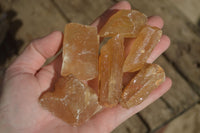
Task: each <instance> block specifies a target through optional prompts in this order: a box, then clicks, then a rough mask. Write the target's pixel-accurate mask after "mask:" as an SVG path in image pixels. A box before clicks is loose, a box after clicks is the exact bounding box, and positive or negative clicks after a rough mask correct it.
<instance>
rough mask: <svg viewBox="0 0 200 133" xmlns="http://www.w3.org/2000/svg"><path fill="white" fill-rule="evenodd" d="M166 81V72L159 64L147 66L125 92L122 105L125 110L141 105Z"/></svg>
mask: <svg viewBox="0 0 200 133" xmlns="http://www.w3.org/2000/svg"><path fill="white" fill-rule="evenodd" d="M164 80H165V72H164V70H163V69H162V68H161V67H160V66H159V65H157V64H145V65H144V67H143V68H142V69H141V70H140V71H139V72H138V73H137V75H136V76H135V77H134V78H133V79H132V80H131V81H130V82H129V84H128V85H127V86H126V87H125V89H124V90H123V93H122V96H121V101H120V104H121V105H122V106H123V107H125V108H130V107H132V106H135V105H138V104H140V103H141V102H142V101H144V99H145V98H147V96H148V95H149V94H150V93H151V91H152V90H154V89H156V88H157V87H158V86H159V85H160V84H161V83H162V82H163V81H164Z"/></svg>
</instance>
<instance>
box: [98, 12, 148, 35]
mask: <svg viewBox="0 0 200 133" xmlns="http://www.w3.org/2000/svg"><path fill="white" fill-rule="evenodd" d="M146 21H147V17H146V15H144V14H143V13H141V12H139V11H136V10H120V11H118V12H117V13H115V14H114V15H113V16H111V17H110V18H109V20H108V21H107V23H106V24H105V25H104V26H103V27H102V29H101V30H100V32H99V35H100V36H101V37H112V36H114V35H116V34H123V35H124V37H136V36H137V34H138V32H139V30H140V29H141V28H142V27H143V26H144V25H145V23H146Z"/></svg>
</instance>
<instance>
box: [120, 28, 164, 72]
mask: <svg viewBox="0 0 200 133" xmlns="http://www.w3.org/2000/svg"><path fill="white" fill-rule="evenodd" d="M161 35H162V31H161V30H160V29H159V28H157V27H151V26H148V25H146V26H145V27H143V28H142V30H141V31H140V33H139V34H138V36H137V38H136V39H135V41H134V42H133V44H132V46H131V49H130V52H129V54H128V56H127V57H126V59H125V62H124V66H123V72H135V71H137V70H139V69H141V68H142V67H143V65H144V64H145V63H146V61H147V59H148V57H149V56H150V54H151V52H152V51H153V49H154V47H155V46H156V44H157V43H158V42H159V40H160V37H161Z"/></svg>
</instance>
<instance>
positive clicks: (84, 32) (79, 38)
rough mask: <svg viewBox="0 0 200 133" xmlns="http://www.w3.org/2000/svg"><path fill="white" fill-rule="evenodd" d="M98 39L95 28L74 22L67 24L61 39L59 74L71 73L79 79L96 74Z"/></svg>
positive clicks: (91, 77)
mask: <svg viewBox="0 0 200 133" xmlns="http://www.w3.org/2000/svg"><path fill="white" fill-rule="evenodd" d="M98 50H99V39H98V36H97V28H96V27H93V26H85V25H81V24H76V23H70V24H67V25H66V27H65V33H64V41H63V63H62V69H61V75H62V76H67V75H68V74H69V73H72V74H73V75H74V76H75V77H77V78H78V79H80V80H90V79H93V78H95V77H97V75H98Z"/></svg>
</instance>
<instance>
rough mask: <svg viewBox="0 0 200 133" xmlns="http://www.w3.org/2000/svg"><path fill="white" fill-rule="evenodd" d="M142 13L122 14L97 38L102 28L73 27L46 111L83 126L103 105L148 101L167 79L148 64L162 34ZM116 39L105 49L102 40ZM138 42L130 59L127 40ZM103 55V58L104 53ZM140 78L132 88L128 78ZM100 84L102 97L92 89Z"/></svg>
mask: <svg viewBox="0 0 200 133" xmlns="http://www.w3.org/2000/svg"><path fill="white" fill-rule="evenodd" d="M146 22H147V17H146V16H145V15H144V14H143V13H140V12H139V11H136V10H120V11H118V12H117V13H115V14H114V15H113V16H111V17H110V18H109V19H108V21H107V23H106V24H105V25H104V26H103V27H102V28H101V30H100V31H99V33H97V28H96V27H93V26H85V25H81V24H76V23H70V24H67V25H66V27H65V32H64V40H63V63H62V68H61V77H60V78H59V79H58V80H57V81H56V84H55V88H54V90H53V91H46V92H44V93H43V94H42V95H41V96H40V98H39V102H40V104H41V106H42V107H44V108H45V109H47V110H48V111H50V112H51V113H52V114H53V115H55V116H57V117H58V118H60V119H62V120H63V121H65V122H67V123H69V124H71V125H73V126H77V125H80V124H82V123H84V122H86V121H87V120H89V119H90V118H91V117H92V116H94V115H95V114H96V113H97V112H99V111H100V110H101V109H102V106H103V107H104V108H105V107H113V106H116V105H118V104H120V105H121V106H122V107H124V108H131V107H133V106H136V105H138V104H140V103H141V102H143V101H144V100H145V99H146V98H147V97H148V96H149V94H150V93H151V91H152V90H154V89H155V88H157V87H158V86H159V85H160V84H161V83H162V82H163V81H164V80H165V72H164V70H163V69H162V68H161V67H160V66H159V65H157V64H148V63H146V62H147V59H148V57H149V56H150V54H151V52H152V51H153V49H154V47H155V46H156V44H157V43H158V42H159V40H160V37H161V35H162V31H161V30H160V29H159V28H157V27H151V26H149V25H147V24H146ZM100 37H110V39H109V40H108V41H107V42H106V43H105V44H104V45H103V46H102V48H101V49H100V50H99V44H100V43H99V38H100ZM127 38H129V39H134V41H133V43H132V44H131V48H130V51H129V53H128V55H127V56H125V48H124V46H125V45H124V40H125V39H127ZM98 51H100V54H99V52H98ZM133 72H134V73H135V74H134V76H132V77H131V79H130V80H129V81H128V83H127V84H126V85H124V84H123V78H124V75H125V73H126V74H127V73H133ZM94 79H98V83H96V84H95V85H96V87H95V88H98V92H96V91H95V90H94V88H91V87H90V86H89V84H88V83H89V82H88V81H91V80H94Z"/></svg>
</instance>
